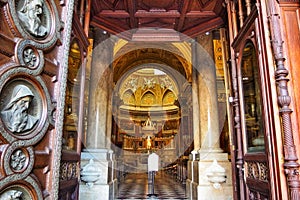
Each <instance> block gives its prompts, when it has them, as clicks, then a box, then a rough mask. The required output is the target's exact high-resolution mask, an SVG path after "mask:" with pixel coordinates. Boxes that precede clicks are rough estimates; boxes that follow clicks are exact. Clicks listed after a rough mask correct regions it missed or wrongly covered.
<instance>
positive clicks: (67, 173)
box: [60, 162, 79, 180]
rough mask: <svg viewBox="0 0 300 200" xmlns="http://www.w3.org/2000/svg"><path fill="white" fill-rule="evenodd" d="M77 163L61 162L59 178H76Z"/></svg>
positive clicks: (77, 173) (77, 171)
mask: <svg viewBox="0 0 300 200" xmlns="http://www.w3.org/2000/svg"><path fill="white" fill-rule="evenodd" d="M78 166H79V164H78V163H77V162H63V163H62V164H61V166H60V172H61V173H60V180H70V179H76V178H78V176H79V167H78Z"/></svg>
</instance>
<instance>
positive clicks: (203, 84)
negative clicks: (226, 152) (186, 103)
mask: <svg viewBox="0 0 300 200" xmlns="http://www.w3.org/2000/svg"><path fill="white" fill-rule="evenodd" d="M197 42H198V45H197V46H196V47H197V51H196V54H197V57H198V59H197V64H196V68H197V72H198V88H199V93H198V95H199V109H200V111H199V112H200V123H201V126H200V134H201V152H205V151H208V152H212V151H214V152H222V150H221V149H220V141H219V139H220V128H219V114H218V97H217V82H216V68H215V64H214V61H213V42H212V36H211V34H210V35H205V36H202V37H199V38H198V39H197Z"/></svg>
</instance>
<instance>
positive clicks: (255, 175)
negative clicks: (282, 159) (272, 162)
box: [246, 162, 269, 182]
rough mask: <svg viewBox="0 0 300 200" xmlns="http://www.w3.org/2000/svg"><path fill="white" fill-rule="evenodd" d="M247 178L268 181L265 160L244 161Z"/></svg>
mask: <svg viewBox="0 0 300 200" xmlns="http://www.w3.org/2000/svg"><path fill="white" fill-rule="evenodd" d="M246 166H247V168H246V174H247V178H251V179H256V180H260V181H266V182H267V181H269V169H268V165H267V163H266V162H246Z"/></svg>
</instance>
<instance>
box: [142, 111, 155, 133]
mask: <svg viewBox="0 0 300 200" xmlns="http://www.w3.org/2000/svg"><path fill="white" fill-rule="evenodd" d="M142 130H144V131H154V130H155V124H154V123H153V122H152V121H151V118H150V116H149V115H148V118H147V120H146V121H145V123H143V124H142Z"/></svg>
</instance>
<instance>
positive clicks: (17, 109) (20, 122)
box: [1, 84, 38, 133]
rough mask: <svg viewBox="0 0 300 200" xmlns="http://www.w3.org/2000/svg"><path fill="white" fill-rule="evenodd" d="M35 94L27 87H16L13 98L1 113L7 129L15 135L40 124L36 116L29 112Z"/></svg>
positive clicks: (12, 94)
mask: <svg viewBox="0 0 300 200" xmlns="http://www.w3.org/2000/svg"><path fill="white" fill-rule="evenodd" d="M34 96H35V95H34V94H33V92H32V91H31V89H30V88H29V87H27V86H25V85H20V84H18V85H16V86H15V87H14V88H13V90H12V93H11V97H10V99H9V101H8V103H7V104H6V106H5V107H4V109H3V110H2V112H1V117H2V120H3V122H4V123H5V125H6V127H7V128H8V129H9V130H10V131H11V132H13V133H21V132H25V131H29V130H31V129H32V128H33V127H34V126H35V125H36V124H37V122H38V118H37V117H36V116H33V115H31V114H30V113H29V112H28V111H29V108H30V104H31V101H32V99H33V98H34Z"/></svg>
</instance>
